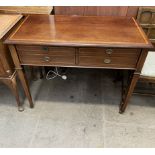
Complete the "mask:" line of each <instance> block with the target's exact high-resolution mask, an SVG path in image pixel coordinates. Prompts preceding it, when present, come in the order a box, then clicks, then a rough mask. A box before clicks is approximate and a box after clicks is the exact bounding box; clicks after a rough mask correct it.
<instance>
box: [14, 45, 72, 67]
mask: <svg viewBox="0 0 155 155" xmlns="http://www.w3.org/2000/svg"><path fill="white" fill-rule="evenodd" d="M16 48H17V52H18V55H19V59H20V61H21V63H22V64H29V65H47V66H48V65H65V66H70V65H75V49H74V48H69V47H48V46H22V45H18V46H16Z"/></svg>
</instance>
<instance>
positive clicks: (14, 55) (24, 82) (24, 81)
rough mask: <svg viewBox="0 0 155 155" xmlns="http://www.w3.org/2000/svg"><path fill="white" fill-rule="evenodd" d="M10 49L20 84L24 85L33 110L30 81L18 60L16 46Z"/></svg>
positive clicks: (10, 46)
mask: <svg viewBox="0 0 155 155" xmlns="http://www.w3.org/2000/svg"><path fill="white" fill-rule="evenodd" d="M9 49H10V52H11V55H12V58H13V62H14V64H15V67H16V70H17V73H18V77H19V79H20V82H21V84H22V87H23V89H24V92H25V95H26V97H27V98H28V100H29V103H30V108H33V107H34V105H33V101H32V97H31V93H30V89H29V85H28V81H27V78H26V76H25V74H24V71H23V68H22V66H21V65H20V62H19V59H18V55H17V51H16V49H15V47H14V45H9Z"/></svg>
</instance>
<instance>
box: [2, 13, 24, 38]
mask: <svg viewBox="0 0 155 155" xmlns="http://www.w3.org/2000/svg"><path fill="white" fill-rule="evenodd" d="M21 18H22V15H5V14H0V25H1V26H0V39H2V37H3V36H4V35H5V34H6V33H7V32H8V31H9V30H10V29H11V28H12V27H13V26H14V25H15V24H16V23H17V22H18V21H19V20H20V19H21Z"/></svg>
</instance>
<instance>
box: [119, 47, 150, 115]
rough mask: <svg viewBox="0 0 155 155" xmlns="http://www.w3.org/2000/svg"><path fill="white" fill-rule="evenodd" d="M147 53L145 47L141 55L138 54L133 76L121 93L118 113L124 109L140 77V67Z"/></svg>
mask: <svg viewBox="0 0 155 155" xmlns="http://www.w3.org/2000/svg"><path fill="white" fill-rule="evenodd" d="M147 53H148V50H147V49H143V50H142V52H141V55H140V57H139V60H138V62H137V69H136V71H134V73H133V77H132V78H131V79H130V83H129V85H128V88H127V89H126V91H125V92H124V94H123V97H122V101H121V104H120V113H123V112H124V111H125V109H126V107H127V105H128V102H129V99H130V97H131V95H132V94H133V91H134V88H135V86H136V84H137V81H138V80H139V78H140V73H141V70H142V67H143V65H144V62H145V59H146V56H147Z"/></svg>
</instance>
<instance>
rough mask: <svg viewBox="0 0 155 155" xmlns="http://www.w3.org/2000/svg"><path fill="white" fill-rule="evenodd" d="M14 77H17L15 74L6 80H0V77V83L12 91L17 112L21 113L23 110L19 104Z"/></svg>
mask: <svg viewBox="0 0 155 155" xmlns="http://www.w3.org/2000/svg"><path fill="white" fill-rule="evenodd" d="M16 77H17V74H16V72H14V73H13V74H12V76H11V77H8V78H1V77H0V81H1V82H3V83H4V84H5V85H7V86H8V88H10V90H11V91H12V93H13V94H14V96H15V98H16V102H17V106H18V110H19V111H23V110H24V109H23V107H22V105H21V102H20V97H19V92H18V88H17V80H16Z"/></svg>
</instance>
